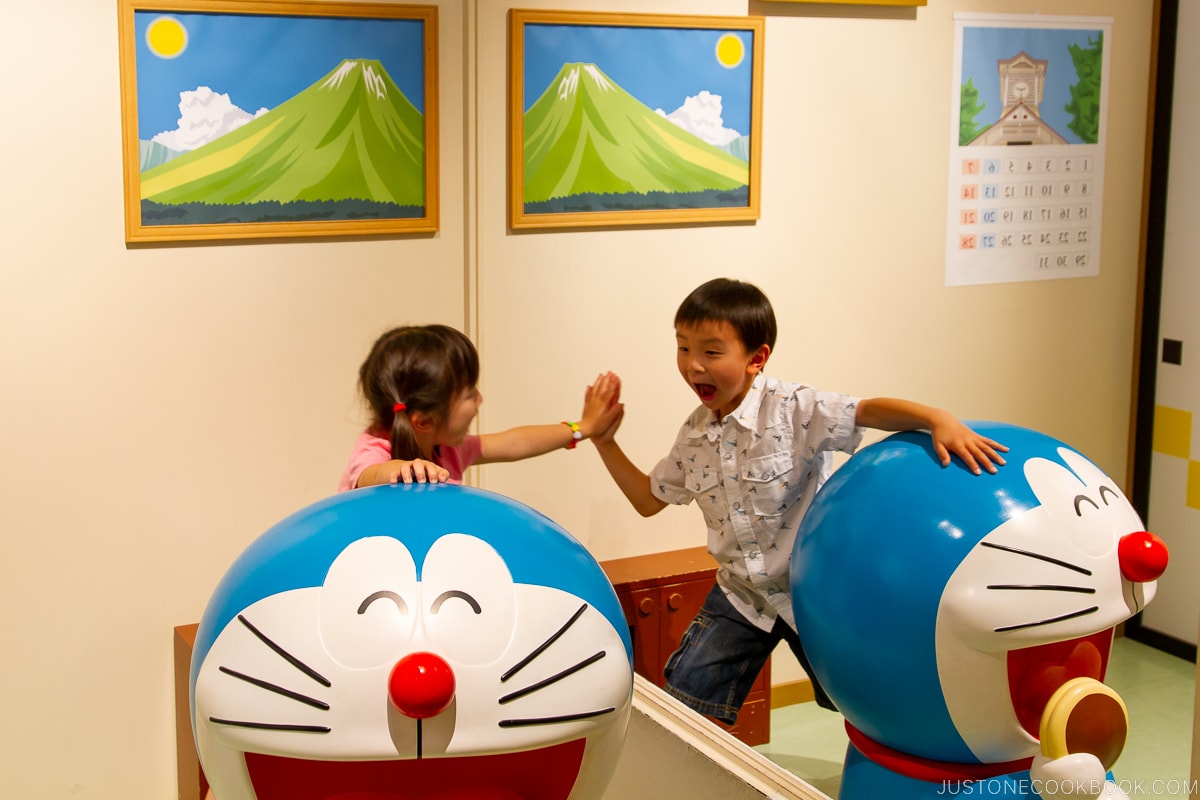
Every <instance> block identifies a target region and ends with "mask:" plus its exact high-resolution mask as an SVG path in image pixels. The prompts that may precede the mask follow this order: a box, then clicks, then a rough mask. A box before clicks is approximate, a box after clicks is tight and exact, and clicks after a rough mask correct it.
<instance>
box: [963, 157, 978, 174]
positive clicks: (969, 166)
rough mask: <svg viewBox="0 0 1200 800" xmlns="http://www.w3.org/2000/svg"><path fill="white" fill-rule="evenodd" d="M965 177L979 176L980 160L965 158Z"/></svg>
mask: <svg viewBox="0 0 1200 800" xmlns="http://www.w3.org/2000/svg"><path fill="white" fill-rule="evenodd" d="M962 174H963V175H978V174H979V159H978V158H964V159H963V162H962Z"/></svg>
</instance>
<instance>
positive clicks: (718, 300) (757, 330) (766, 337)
mask: <svg viewBox="0 0 1200 800" xmlns="http://www.w3.org/2000/svg"><path fill="white" fill-rule="evenodd" d="M701 322H728V323H729V324H730V325H731V326H732V327H733V329H734V331H736V332H737V335H738V338H739V339H741V340H742V346H743V347H745V348H746V350H747V351H754V350H757V349H758V348H759V347H761V346H762V345H764V344H765V345H767V347H770V348H771V349H772V350H774V349H775V335H776V332H777V328H776V326H775V309H774V308H772V307H771V301H770V300H768V299H767V296H766V295H765V294H763V292H762V290H761V289H759V288H758V287H757V286H755V285H754V284H752V283H746V282H744V281H735V280H733V279H731V278H714V279H713V280H711V281H709V282H708V283H704V284H701V285H700V286H698V287H696V288H695V289H694V290H693V291H692V293H691V294H689V295H688V296H687V297H685V298H684V299H683V302H682V303H680V304H679V310H678V311H676V312H675V326H676V327H678V326H680V325H696V324H699V323H701Z"/></svg>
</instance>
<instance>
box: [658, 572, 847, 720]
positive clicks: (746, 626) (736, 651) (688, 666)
mask: <svg viewBox="0 0 1200 800" xmlns="http://www.w3.org/2000/svg"><path fill="white" fill-rule="evenodd" d="M781 639H782V640H784V641H786V642H787V643H788V646H789V647H790V648H791V650H792V652H793V653H795V654H796V658H797V659H798V660H799V661H800V665H801V666H802V667H804V670H805V672H807V673H808V674H809V676H810V678H811V679H812V682H813V691H814V693H815V695H816V699H817V703H818V705H820V706H822V707H824V708H829V709H834V705H833V703H832V701H830V700H829V697H828V696H827V695H826V694H825V691H824V689H822V688H821V686H820V685H819V684H818V683H817V680H816V678H815V677H813V671H812V669H811V668H810V667H809V664H808V657H807V656H805V655H804V649H803V648H802V647H801V646H800V637H799V636H797V635H796V632H795V631H794V630H792V628H791V626H790V625H788V624H787V623H786V622H784V621H783V620H782V619H776V620H775V627H774V629H773V630H771V631H770V632H768V631H764V630H762V629H761V628H759V627H757V626H755V625H753V624H751V623H750V621H749V620H747V619H746V618H745V617H743V616H742V615H741V614H740V613H739V612H738V610H737V609H735V608H734V607H733V606H732V605H731V604H730V602H729V600H727V599H726V598H725V592H724V591H722V590H721V587H720V586H717V585H714V586H713V588H712V590H711V591H709V593H708V597H707V598H705V600H704V605H703V606H702V607H701V609H700V612H699V613H698V614H696V618H695V619H694V620H692V624H691V625H689V626H688V629H687V630H686V631H685V632H684V634H683V639H682V640H681V641H680V643H679V649H678V650H676V651H675V652H674V653H673V654H672V655H671V657H670V658H669V659H667V664H666V667H664V668H663V674H664V675H665V676H666V679H667V685H666V691H667V693H668V694H670V695H671V696H673V697H675V698H677V699H678V700H680V701H681V702H682V703H683V704H684V705H686V706H688V707H689V708H692V709H695V710H696V711H699V712H700V713H701V714H706V715H708V716H710V717H715V718H716V719H719V720H721V721H722V722H725V723H728V724H733V723H734V722H736V721H737V715H738V710H739V709H741V707H742V703H744V702H745V700H746V695H747V694H749V693H750V687H751V686H752V685H753V684H754V679H755V678H757V677H758V673H759V672H760V671H761V670H762V667H763V664H765V663H767V659H768V658H770V656H771V652H772V651H773V650H774V649H775V646H776V645H777V644H779V641H780V640H781Z"/></svg>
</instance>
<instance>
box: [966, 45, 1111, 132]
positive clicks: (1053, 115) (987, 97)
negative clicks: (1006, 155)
mask: <svg viewBox="0 0 1200 800" xmlns="http://www.w3.org/2000/svg"><path fill="white" fill-rule="evenodd" d="M1100 33H1101V31H1100V30H1099V29H1093V30H1073V29H1066V28H1010V27H971V26H964V27H963V31H962V83H964V84H965V83H966V82H967V80H968V79H973V81H974V86H975V88H976V89H978V90H979V102H980V103H982V104H983V105H984V108H983V111H981V112H979V115H978V116H977V117H975V122H976V124H978V125H990V124H991V123H993V122H995V121H996V119H997V118H998V117H999V116H1000V110H1001V107H1002V103H1001V102H1000V72H999V70H998V69H997V66H996V62H997V61H999V60H1001V59H1004V60H1007V59H1010V58H1012V57H1013V56H1015V55H1017V54H1018V53H1020V52H1021V51H1025V52H1026V53H1027V54H1029V55H1030V56H1032V57H1033V58H1037V59H1045V60H1047V61H1049V64H1047V66H1046V87H1045V95H1044V96H1043V99H1042V105H1041V109H1040V111H1041V117H1042V119H1044V120H1045V121H1046V122H1047V123H1048V124H1049V125H1050V127H1052V128H1054V130H1055V131H1057V132H1058V133H1059V134H1060V135H1061V136H1063V138H1065V139H1066V140H1067V141H1068V142H1070V143H1071V144H1079V143H1080V139H1079V137H1078V136H1076V135H1075V134H1074V133H1073V132H1072V131H1071V129H1070V128H1068V127H1067V126H1068V125H1069V124H1070V123H1071V121H1072V119H1073V116H1072V115H1070V114H1068V113H1067V112H1066V110H1065V106H1066V105H1067V104H1068V103H1069V102H1071V86H1072V85H1073V84H1075V83H1076V82H1078V80H1079V76H1078V75H1077V74H1076V73H1075V63H1074V62H1073V61H1072V60H1071V52H1070V50H1069V49H1068V48H1069V47H1070V45H1077V46H1079V47H1082V48H1084V49H1090V48H1091V47H1092V46H1093V45H1094V43H1095V42H1097V41H1099V39H1100Z"/></svg>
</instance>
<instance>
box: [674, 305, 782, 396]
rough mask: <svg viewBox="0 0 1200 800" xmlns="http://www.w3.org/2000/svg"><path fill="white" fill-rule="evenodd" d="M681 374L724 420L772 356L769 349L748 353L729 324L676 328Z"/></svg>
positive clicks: (702, 324)
mask: <svg viewBox="0 0 1200 800" xmlns="http://www.w3.org/2000/svg"><path fill="white" fill-rule="evenodd" d="M675 341H676V344H677V345H678V349H677V350H676V355H675V358H676V363H677V364H678V365H679V374H680V375H682V376H683V379H684V380H685V381H687V383H688V386H691V387H692V391H694V392H695V393H696V395H697V396H698V397H699V398H700V402H701V403H703V404H704V407H705V408H709V409H712V410H713V411H714V412H716V415H717V419H722V418H724V417H725V415H726V414H729V413H730V412H732V411H733V410H734V409H736V408H737V407H738V406H739V405H740V404H741V402H742V399H743V398H745V396H746V392H748V391H749V390H750V384H752V383H753V382H754V376H755V375H757V374H758V373H759V372H760V371H762V368H763V366H764V365H765V364H766V363H767V357H768V356H769V355H770V354H771V348H770V347H769V346H767V345H765V344H764V345H762V346H760V347H759V348H758V349H757V350H754V351H753V352H748V351H747V350H746V346H745V345H744V344H742V340H741V338H740V337H739V336H738V334H737V331H735V330H734V328H733V326H732V325H730V324H729V323H728V322H716V321H711V320H707V321H704V322H699V323H695V324H687V325H679V326H677V327H676V328H675Z"/></svg>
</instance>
